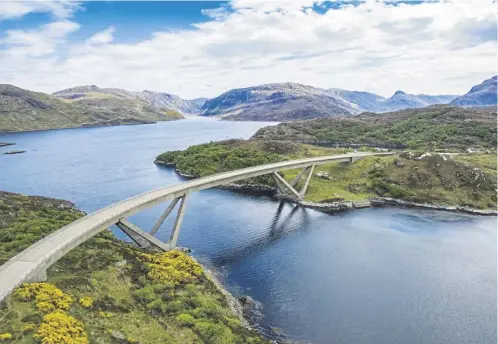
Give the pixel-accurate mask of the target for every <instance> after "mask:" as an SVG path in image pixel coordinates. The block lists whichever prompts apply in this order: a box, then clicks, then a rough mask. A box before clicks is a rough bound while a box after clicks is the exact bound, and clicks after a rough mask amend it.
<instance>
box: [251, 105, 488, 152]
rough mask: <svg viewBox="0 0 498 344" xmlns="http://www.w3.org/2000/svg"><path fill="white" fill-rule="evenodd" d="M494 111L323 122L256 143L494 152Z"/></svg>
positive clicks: (281, 130) (278, 129)
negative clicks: (481, 148) (300, 142)
mask: <svg viewBox="0 0 498 344" xmlns="http://www.w3.org/2000/svg"><path fill="white" fill-rule="evenodd" d="M496 119H497V114H496V109H495V108H491V107H490V108H469V109H467V108H461V107H456V106H448V105H435V106H429V107H426V108H422V109H405V110H400V111H395V112H388V113H382V114H373V113H368V112H367V113H362V114H360V115H357V116H353V117H349V118H322V119H316V120H310V121H299V122H292V123H282V124H279V125H277V126H270V127H265V128H262V129H260V130H258V132H256V134H255V135H254V136H253V137H254V138H259V139H272V140H299V141H305V142H322V143H334V144H335V143H338V144H357V145H373V146H388V147H396V146H402V147H409V148H415V149H460V150H461V149H467V148H475V147H484V148H489V149H494V148H496V132H497V131H496Z"/></svg>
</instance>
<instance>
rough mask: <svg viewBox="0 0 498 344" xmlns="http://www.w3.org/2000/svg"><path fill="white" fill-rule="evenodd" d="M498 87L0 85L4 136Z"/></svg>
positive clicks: (490, 101) (264, 113)
mask: <svg viewBox="0 0 498 344" xmlns="http://www.w3.org/2000/svg"><path fill="white" fill-rule="evenodd" d="M496 83H497V77H496V76H494V77H492V78H491V79H488V80H485V81H484V82H483V83H481V84H479V85H476V86H474V87H472V89H471V90H470V91H469V92H468V93H467V94H465V95H462V96H455V95H436V96H432V95H425V94H418V95H415V94H407V93H405V92H403V91H396V92H395V93H394V94H393V95H392V96H391V97H389V98H385V97H382V96H380V95H377V94H374V93H369V92H359V91H348V90H343V89H337V88H332V89H322V88H316V87H312V86H307V85H302V84H297V83H291V82H287V83H275V84H266V85H260V86H253V87H246V88H239V89H233V90H230V91H228V92H225V93H223V94H221V95H219V96H218V97H216V98H212V99H207V98H197V99H192V100H185V99H182V98H180V97H178V96H175V95H172V94H169V93H161V92H154V91H142V92H131V91H126V90H122V89H118V88H99V87H97V86H95V85H89V86H76V87H73V88H69V89H65V90H62V91H58V92H55V93H53V94H52V95H48V94H44V93H39V92H31V91H28V90H23V89H21V88H18V87H15V86H12V85H0V132H1V131H21V130H42V129H54V128H73V127H81V126H101V125H119V124H136V123H150V122H155V121H162V120H171V119H179V118H183V116H182V114H194V115H202V116H216V117H219V118H223V119H225V120H239V121H240V120H242V121H279V122H286V121H295V120H305V119H313V118H322V117H348V116H352V115H356V114H359V113H361V112H376V113H380V112H389V111H397V110H401V109H406V108H422V107H426V106H430V105H435V104H448V103H450V104H451V105H456V106H463V107H473V106H490V105H496V104H497V101H496V97H497V95H496V94H497V91H496Z"/></svg>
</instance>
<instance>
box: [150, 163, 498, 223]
mask: <svg viewBox="0 0 498 344" xmlns="http://www.w3.org/2000/svg"><path fill="white" fill-rule="evenodd" d="M154 163H155V164H157V165H160V166H165V167H169V168H175V164H174V163H165V162H162V161H158V160H155V161H154ZM175 172H176V173H177V174H178V175H179V176H180V177H182V178H185V179H195V178H198V177H197V176H193V175H189V174H185V173H182V172H181V171H179V170H178V169H177V168H175ZM218 188H220V189H225V190H232V191H239V192H244V193H253V194H254V193H255V194H264V195H270V196H274V197H277V198H279V199H282V200H286V201H289V202H293V203H296V204H299V205H300V206H303V207H305V208H310V209H315V210H319V211H323V212H326V213H336V212H340V211H348V210H354V209H363V208H374V207H379V208H380V207H403V208H413V209H425V210H438V211H447V212H455V213H465V214H471V215H480V216H498V210H494V209H477V208H472V207H468V206H449V205H445V204H430V203H417V202H411V201H405V200H402V199H396V198H389V197H373V198H370V199H367V200H364V201H346V200H345V201H338V202H329V203H320V202H310V201H304V200H298V199H296V198H294V197H288V196H283V195H277V193H276V189H275V188H274V187H271V186H268V185H264V184H254V183H246V184H235V183H230V184H226V185H221V186H219V187H218Z"/></svg>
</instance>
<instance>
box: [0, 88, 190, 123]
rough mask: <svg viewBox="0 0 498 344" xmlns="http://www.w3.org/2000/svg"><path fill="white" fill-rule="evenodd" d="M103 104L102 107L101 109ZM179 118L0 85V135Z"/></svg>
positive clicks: (135, 106) (111, 100)
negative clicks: (59, 97) (5, 132)
mask: <svg viewBox="0 0 498 344" xmlns="http://www.w3.org/2000/svg"><path fill="white" fill-rule="evenodd" d="M102 104H103V105H102ZM179 118H182V116H181V115H179V114H178V113H176V112H171V111H159V110H157V109H153V108H150V107H147V106H145V105H144V104H142V103H136V102H125V103H121V102H120V101H118V100H116V99H115V98H107V97H101V98H99V96H98V95H96V96H95V97H88V98H84V99H82V100H68V99H58V98H56V97H53V96H50V95H48V94H44V93H39V92H32V91H28V90H24V89H22V88H19V87H15V86H12V85H0V132H1V131H29V130H46V129H59V128H77V127H87V126H106V125H120V124H142V123H152V122H155V121H167V120H173V119H179Z"/></svg>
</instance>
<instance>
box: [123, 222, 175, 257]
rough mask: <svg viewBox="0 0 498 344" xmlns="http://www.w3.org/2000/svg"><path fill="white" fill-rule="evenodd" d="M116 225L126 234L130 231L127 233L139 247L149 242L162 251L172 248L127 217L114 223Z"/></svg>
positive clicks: (148, 244)
mask: <svg viewBox="0 0 498 344" xmlns="http://www.w3.org/2000/svg"><path fill="white" fill-rule="evenodd" d="M116 226H118V227H119V228H120V229H121V230H122V231H123V232H125V233H126V234H127V235H129V234H128V233H132V234H131V235H129V236H130V238H131V239H132V240H133V241H135V242H136V243H137V244H138V245H139V246H141V247H144V246H143V243H146V245H147V246H150V244H152V245H154V246H156V247H158V248H160V249H161V250H163V251H169V250H171V249H172V247H171V246H170V245H169V244H165V243H163V242H162V241H161V240H159V239H156V238H155V237H153V236H152V235H150V234H149V233H147V232H145V231H143V230H141V229H140V228H139V227H138V226H136V225H134V224H133V223H131V222H130V221H128V220H127V219H121V220H119V222H118V223H116ZM147 246H145V247H147Z"/></svg>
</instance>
